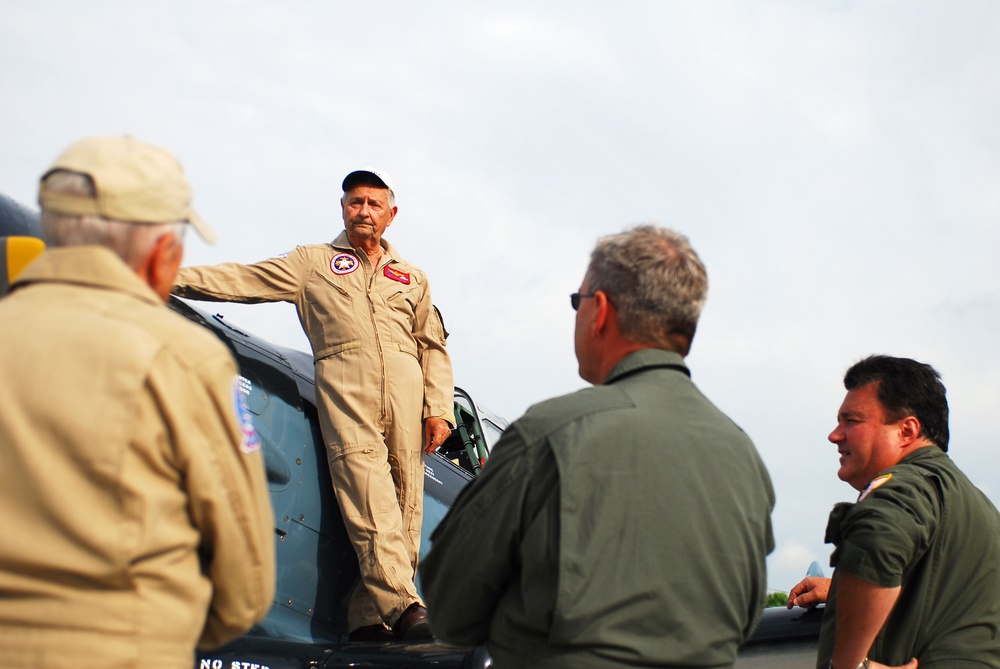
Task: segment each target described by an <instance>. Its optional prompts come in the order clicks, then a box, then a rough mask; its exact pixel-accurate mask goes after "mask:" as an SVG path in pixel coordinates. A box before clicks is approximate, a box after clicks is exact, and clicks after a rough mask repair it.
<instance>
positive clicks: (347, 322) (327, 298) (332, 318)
mask: <svg viewBox="0 0 1000 669" xmlns="http://www.w3.org/2000/svg"><path fill="white" fill-rule="evenodd" d="M338 279H341V277H335V276H334V277H328V276H326V275H324V274H321V273H318V272H314V273H313V275H312V276H311V277H310V279H309V282H308V283H307V284H306V288H305V290H304V291H303V298H302V301H301V303H300V304H299V305H298V309H299V318H301V319H302V326H303V327H304V328H305V330H306V334H307V336H308V337H309V343H310V344H312V347H313V356H314V358H315V359H316V360H321V359H323V358H325V357H327V356H331V355H337V354H338V353H342V352H344V351H349V350H351V349H355V348H360V347H361V340H362V332H363V327H362V325H363V324H362V321H361V317H362V316H364V315H366V314H367V306H366V303H367V300H366V299H365V294H364V289H363V287H359V286H354V285H353V283H355V282H354V281H353V277H351V279H352V280H347V281H343V280H338ZM369 329H370V327H369Z"/></svg>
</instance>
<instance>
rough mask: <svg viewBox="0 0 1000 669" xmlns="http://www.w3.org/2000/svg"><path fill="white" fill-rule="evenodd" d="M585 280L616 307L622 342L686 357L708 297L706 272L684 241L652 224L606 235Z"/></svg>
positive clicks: (591, 258)
mask: <svg viewBox="0 0 1000 669" xmlns="http://www.w3.org/2000/svg"><path fill="white" fill-rule="evenodd" d="M587 279H588V284H587V286H588V290H589V291H590V292H591V293H593V292H596V291H598V290H601V291H604V292H605V293H606V294H607V296H608V299H609V300H610V301H611V303H612V304H613V305H614V307H615V310H616V311H617V313H618V328H619V330H620V331H621V334H622V336H623V337H624V338H626V339H628V340H631V341H635V342H641V343H648V344H652V345H654V346H657V347H661V348H667V349H670V350H678V352H680V353H681V354H682V355H683V354H686V353H687V348H688V347H689V346H690V343H691V340H692V339H693V338H694V333H695V330H696V328H697V326H698V318H699V316H701V309H702V307H703V306H704V305H705V298H706V297H707V295H708V274H707V273H706V272H705V266H704V265H703V264H702V262H701V260H700V259H699V258H698V254H697V253H695V251H694V249H693V248H691V243H690V242H688V240H687V237H685V236H684V235H682V234H680V233H677V232H674V231H673V230H669V229H666V228H659V227H655V226H653V225H640V226H636V227H634V228H631V229H629V230H626V231H624V232H621V233H619V234H617V235H611V236H609V237H604V238H602V239H601V240H599V241H598V242H597V246H596V247H595V248H594V251H593V253H592V254H591V256H590V266H589V267H588V268H587ZM678 335H679V336H680V337H681V338H683V341H682V342H678ZM679 348H680V349H683V350H679Z"/></svg>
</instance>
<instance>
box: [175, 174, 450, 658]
mask: <svg viewBox="0 0 1000 669" xmlns="http://www.w3.org/2000/svg"><path fill="white" fill-rule="evenodd" d="M343 189H344V196H343V198H342V199H341V201H340V203H341V209H342V212H343V219H344V228H345V229H344V231H342V232H341V233H340V235H339V236H338V237H337V238H336V239H334V240H333V242H332V243H329V244H313V245H309V246H299V247H297V248H295V249H294V250H292V251H290V252H289V253H287V254H285V255H282V256H279V257H277V258H272V259H270V260H265V261H263V262H259V263H256V264H253V265H239V264H235V263H226V264H223V265H218V266H215V267H193V268H185V269H182V270H181V271H180V273H179V274H178V277H177V287H176V289H175V293H176V294H177V295H181V296H183V297H189V298H194V299H199V300H216V301H228V302H245V303H256V302H275V301H285V302H291V303H293V304H295V306H296V309H297V310H298V314H299V321H300V322H301V323H302V326H303V328H304V329H305V331H306V334H307V335H308V337H309V342H310V343H311V344H312V349H313V356H314V358H315V361H316V388H317V391H318V393H317V394H318V400H319V401H318V404H319V406H318V411H319V418H320V425H321V427H322V430H323V438H324V440H325V442H326V448H327V454H328V456H329V462H330V473H331V476H332V479H333V487H334V491H335V493H336V496H337V502H338V504H339V506H340V511H341V515H342V516H343V519H344V525H345V526H346V527H347V531H348V534H349V536H350V538H351V542H352V544H353V545H354V549H355V552H356V553H357V555H358V562H359V566H360V572H361V582H360V583H359V584H358V587H357V588H356V589H355V592H354V595H353V596H352V598H351V602H350V604H349V606H348V626H349V630H350V638H351V640H357V641H377V640H382V639H386V638H392V636H395V637H396V638H400V639H405V640H417V639H427V638H430V637H431V630H430V626H429V624H428V622H427V610H426V609H425V608H424V605H423V602H422V601H421V600H420V598H419V596H418V595H417V591H416V587H415V585H414V578H415V575H416V568H417V557H418V553H419V549H420V530H421V521H422V518H423V488H424V464H423V451H422V450H421V444H423V448H424V450H426V452H427V453H433V452H434V450H436V449H437V447H438V446H440V445H441V444H442V443H443V442H444V440H445V439H447V438H448V435H449V434H450V426H449V423H450V424H451V425H454V424H455V418H454V413H453V412H454V404H453V403H454V387H453V383H452V371H451V361H450V359H449V357H448V353H447V352H446V350H445V333H444V326H443V325H442V323H441V319H440V316H439V315H438V313H437V310H436V309H435V308H434V306H433V304H432V302H431V294H430V288H429V287H428V284H427V277H426V276H425V275H424V273H423V272H421V271H420V270H419V269H418V268H417V267H415V266H413V265H411V264H409V263H408V262H406V261H405V260H403V259H402V258H401V257H400V255H399V253H398V252H397V251H396V249H395V248H393V247H392V246H391V245H390V244H389V243H388V242H387V241H386V240H385V239H383V237H382V235H383V233H384V232H385V230H386V228H388V227H389V226H390V225H391V224H392V222H393V219H394V218H395V216H396V212H397V208H396V203H395V195H394V194H393V188H392V181H391V180H390V179H389V177H388V175H386V174H385V173H384V172H380V171H378V170H358V171H355V172H352V173H350V174H348V175H347V177H346V178H345V179H344V182H343ZM421 423H422V427H421ZM390 630H391V632H390Z"/></svg>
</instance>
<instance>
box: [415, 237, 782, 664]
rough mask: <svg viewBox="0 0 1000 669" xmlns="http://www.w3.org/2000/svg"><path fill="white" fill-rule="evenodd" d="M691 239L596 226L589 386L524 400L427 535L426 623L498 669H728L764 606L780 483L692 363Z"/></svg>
mask: <svg viewBox="0 0 1000 669" xmlns="http://www.w3.org/2000/svg"><path fill="white" fill-rule="evenodd" d="M707 286H708V283H707V277H706V273H705V268H704V267H703V266H702V263H701V261H700V260H699V259H698V256H697V254H696V253H695V252H694V250H693V249H692V248H691V246H690V244H689V243H688V241H687V239H685V238H684V237H683V236H682V235H679V234H677V233H675V232H672V231H670V230H666V229H662V228H656V227H652V226H640V227H637V228H635V229H632V230H629V231H626V232H623V233H621V234H618V235H613V236H611V237H607V238H604V239H602V240H601V241H600V242H599V243H598V245H597V248H596V249H595V250H594V252H593V254H592V256H591V261H590V266H589V267H588V269H587V272H586V274H585V276H584V279H583V283H582V285H581V287H580V290H579V292H576V293H573V295H571V296H570V300H571V305H572V307H573V309H575V310H576V335H575V343H576V356H577V360H578V361H579V371H580V376H582V377H583V378H584V379H585V380H586V381H589V382H590V383H592V384H594V387H593V388H588V389H585V390H581V391H579V392H576V393H573V394H570V395H566V396H563V397H558V398H555V399H551V400H548V401H545V402H542V403H540V404H537V405H535V406H533V407H531V408H530V409H529V410H528V412H527V413H526V414H525V415H524V416H523V417H521V418H520V419H519V420H517V421H515V422H514V423H513V424H512V425H511V426H510V427H509V428H508V429H507V431H506V432H504V434H503V437H502V438H501V439H500V442H499V443H498V444H497V446H496V448H495V449H494V451H493V453H492V455H491V457H490V461H489V463H487V465H486V467H485V468H484V470H483V474H482V476H480V477H479V478H478V479H477V480H476V481H475V482H473V483H472V484H471V485H470V486H469V488H468V489H466V490H465V491H464V492H463V494H462V495H461V496H460V497H459V499H458V500H457V501H456V503H455V504H454V506H453V507H452V508H451V510H450V512H449V513H448V515H447V516H446V517H445V519H444V520H443V521H442V523H441V524H440V525H439V526H438V529H437V530H436V531H435V533H434V536H433V539H432V540H433V545H432V549H431V552H430V554H429V555H428V556H427V558H426V559H425V561H424V564H423V566H422V568H421V572H420V574H421V578H422V582H423V584H424V589H425V594H426V596H427V602H428V608H429V613H430V619H431V624H432V626H433V628H434V630H435V633H436V634H437V635H438V637H439V638H441V639H443V640H445V641H449V642H452V643H456V644H475V643H482V642H485V643H486V644H487V645H488V648H489V650H490V653H491V655H492V656H493V660H494V663H495V664H494V666H496V667H500V668H503V667H523V666H531V667H638V666H643V667H645V666H683V667H726V666H731V665H732V664H733V662H734V660H735V656H736V651H737V648H738V647H739V645H740V644H741V643H742V642H743V641H745V640H746V639H747V638H748V637H749V636H750V633H751V632H752V630H753V628H754V626H755V624H756V622H757V620H758V618H759V616H760V613H761V610H762V609H763V606H764V597H765V589H766V579H765V562H764V561H765V556H766V555H767V554H768V553H769V552H770V551H771V550H772V549H773V548H774V539H773V536H772V530H771V519H770V513H771V509H772V508H773V506H774V493H773V490H772V488H771V482H770V479H769V477H768V473H767V470H766V469H765V467H764V464H763V462H762V461H761V459H760V457H759V456H758V454H757V451H756V450H755V448H754V446H753V444H752V443H751V441H750V439H749V438H748V437H747V436H746V435H745V434H744V433H743V431H742V430H740V428H739V427H737V426H736V425H735V424H734V423H733V422H732V421H730V420H729V419H728V418H727V417H726V416H725V415H724V414H723V413H722V412H720V411H719V410H718V409H717V408H716V407H715V406H714V405H712V403H711V402H709V401H708V400H707V399H706V398H705V397H704V396H703V395H702V394H701V393H700V392H699V391H698V389H697V388H696V387H695V385H694V384H693V383H692V382H691V379H690V372H689V371H688V368H687V366H686V365H685V364H684V356H685V355H686V354H687V353H688V350H689V349H690V346H691V340H692V338H693V337H694V333H695V329H696V326H697V323H698V317H699V314H700V311H701V307H702V305H703V304H704V301H705V295H706V292H707Z"/></svg>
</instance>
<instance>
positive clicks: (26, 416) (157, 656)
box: [0, 246, 275, 669]
mask: <svg viewBox="0 0 1000 669" xmlns="http://www.w3.org/2000/svg"><path fill="white" fill-rule="evenodd" d="M0 342H2V346H0V369H2V370H3V381H2V383H0V407H2V410H0V444H2V448H0V536H2V537H3V540H2V541H0V658H2V659H0V664H2V665H3V666H4V667H20V666H25V667H29V666H30V667H47V668H50V669H51V668H53V667H111V666H114V667H140V666H141V667H172V668H177V669H180V668H181V667H191V666H192V663H193V662H194V649H195V646H196V645H198V646H206V647H209V646H214V645H219V644H221V643H224V642H226V641H228V640H230V639H232V638H234V637H236V636H238V635H239V634H241V633H243V632H244V631H245V630H247V629H248V628H249V627H250V626H251V625H252V624H253V623H254V622H256V621H257V620H259V619H261V618H262V617H263V616H264V615H265V614H266V613H267V611H268V609H269V608H270V606H271V602H272V599H273V596H274V570H275V563H274V535H273V532H274V529H273V528H274V521H273V517H272V513H271V506H270V498H269V495H268V490H267V485H266V480H265V475H264V466H263V457H262V453H261V451H260V447H259V438H258V437H257V435H256V433H255V432H254V430H253V427H252V422H251V421H250V420H249V418H248V417H244V418H242V419H240V418H238V415H237V406H239V405H240V404H241V395H240V394H239V393H240V391H239V386H238V384H237V383H236V366H235V363H234V361H233V358H232V356H231V355H230V354H229V352H228V351H227V350H226V348H225V347H224V346H223V345H222V344H221V343H220V342H219V340H218V339H217V338H216V337H214V336H213V335H212V334H210V333H209V332H207V331H205V330H203V329H202V328H200V327H198V326H196V325H194V324H192V323H190V322H189V321H187V320H186V319H184V318H182V317H180V316H178V315H176V314H174V313H172V312H171V311H170V310H168V309H167V308H166V307H165V306H164V305H163V303H162V301H161V300H160V299H159V297H158V296H157V295H156V294H155V293H154V292H153V291H152V290H151V289H150V288H149V287H148V286H147V285H146V284H145V283H143V282H142V281H141V280H140V279H139V278H138V277H137V276H136V275H135V273H134V272H133V271H132V270H131V269H130V268H129V267H128V266H127V265H125V264H124V263H123V262H121V261H120V260H119V259H118V258H117V257H116V256H115V255H114V254H112V253H111V252H110V251H108V250H106V249H104V248H100V247H96V246H84V247H73V248H61V249H53V250H49V251H47V252H46V253H44V254H43V255H42V256H41V257H40V258H39V259H38V260H36V261H35V262H34V263H33V264H32V265H31V266H29V267H28V268H27V269H26V270H25V271H24V273H23V274H22V275H21V276H20V277H19V279H18V280H17V281H16V282H15V283H14V286H13V290H12V292H11V293H10V294H9V295H7V296H6V297H4V298H3V300H0ZM243 406H245V405H243Z"/></svg>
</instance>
